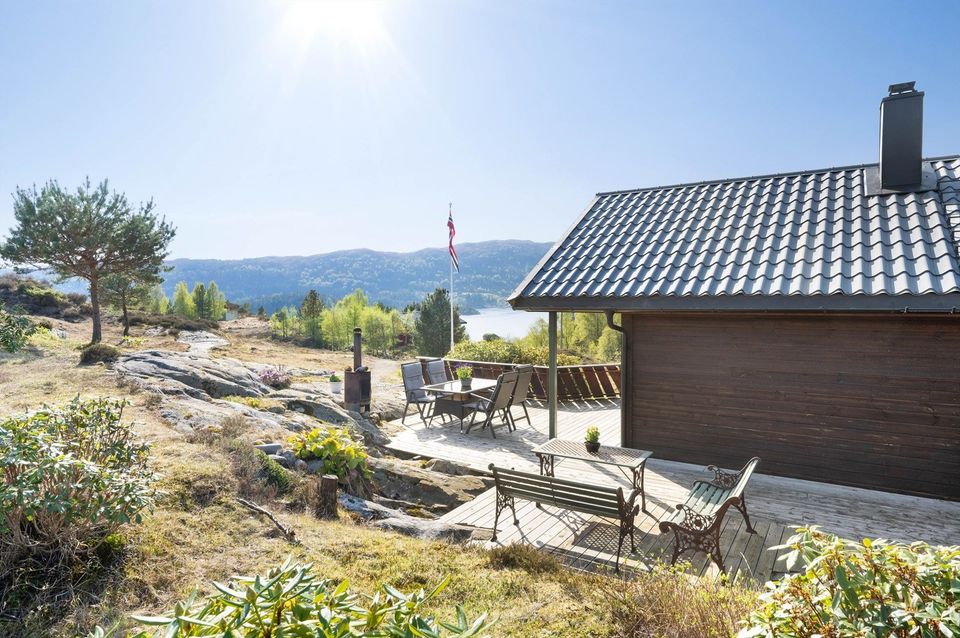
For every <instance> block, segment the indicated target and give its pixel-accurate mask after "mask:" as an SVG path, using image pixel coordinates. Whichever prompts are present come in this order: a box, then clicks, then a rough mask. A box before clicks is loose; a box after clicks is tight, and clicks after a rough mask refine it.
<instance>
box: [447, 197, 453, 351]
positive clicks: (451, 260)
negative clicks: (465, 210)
mask: <svg viewBox="0 0 960 638" xmlns="http://www.w3.org/2000/svg"><path fill="white" fill-rule="evenodd" d="M448 212H449V215H450V217H453V202H450V209H449V211H448ZM453 335H454V327H453V258H452V256H451V259H450V349H451V350H453Z"/></svg>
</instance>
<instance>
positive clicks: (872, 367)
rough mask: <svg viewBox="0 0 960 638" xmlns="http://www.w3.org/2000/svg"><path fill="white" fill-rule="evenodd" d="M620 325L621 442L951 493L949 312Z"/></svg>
mask: <svg viewBox="0 0 960 638" xmlns="http://www.w3.org/2000/svg"><path fill="white" fill-rule="evenodd" d="M624 328H625V330H626V332H627V335H628V339H629V354H628V356H627V357H626V358H627V361H626V362H625V363H626V364H627V366H628V370H627V374H628V379H629V381H627V383H629V387H627V386H624V388H623V394H624V410H625V414H624V426H623V427H624V444H625V445H628V446H631V447H635V448H641V449H649V450H652V451H653V453H654V455H655V456H656V457H659V458H665V459H671V460H677V461H686V462H690V463H698V464H709V463H715V464H719V465H723V466H727V467H739V466H740V465H741V464H742V463H744V462H745V461H746V460H747V459H749V458H750V457H751V456H754V455H756V456H759V457H761V459H762V463H761V466H760V471H762V472H764V473H768V474H779V475H782V476H791V477H797V478H804V479H811V480H817V481H826V482H832V483H842V484H846V485H857V486H862V487H869V488H879V489H885V490H890V491H897V492H909V493H915V494H926V495H937V496H944V497H948V498H954V499H956V498H960V318H956V317H944V316H940V317H927V316H911V315H906V316H903V315H900V316H891V315H885V316H868V317H857V316H800V317H796V316H795V317H784V316H743V315H716V314H715V315H658V316H650V315H642V314H636V315H625V316H624ZM627 393H629V396H627Z"/></svg>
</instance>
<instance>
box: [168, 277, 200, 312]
mask: <svg viewBox="0 0 960 638" xmlns="http://www.w3.org/2000/svg"><path fill="white" fill-rule="evenodd" d="M170 310H171V312H173V314H175V315H179V316H181V317H185V318H187V319H193V318H195V317H196V316H197V306H196V305H195V304H194V301H193V295H191V294H190V290H189V289H188V288H187V282H185V281H181V282H178V283H177V286H176V288H174V289H173V305H172V306H171V308H170Z"/></svg>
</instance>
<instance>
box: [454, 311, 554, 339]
mask: <svg viewBox="0 0 960 638" xmlns="http://www.w3.org/2000/svg"><path fill="white" fill-rule="evenodd" d="M478 311H479V314H476V315H464V316H463V317H462V319H463V320H464V321H466V322H467V334H468V335H469V336H470V338H471V339H473V340H474V341H479V340H480V339H482V338H483V335H485V334H488V333H491V332H492V333H494V334H496V335H499V336H501V337H503V338H505V339H513V338H516V337H522V336H524V335H525V334H527V331H528V330H529V329H530V326H532V325H533V322H534V321H536V320H537V319H543V320H544V321H546V319H547V315H546V313H543V312H523V311H522V310H512V309H510V308H479V309H478Z"/></svg>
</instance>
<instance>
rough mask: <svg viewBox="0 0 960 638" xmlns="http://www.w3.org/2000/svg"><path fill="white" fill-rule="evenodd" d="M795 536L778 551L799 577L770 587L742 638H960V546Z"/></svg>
mask: <svg viewBox="0 0 960 638" xmlns="http://www.w3.org/2000/svg"><path fill="white" fill-rule="evenodd" d="M797 532H798V533H797V535H796V536H793V537H792V538H791V539H790V540H789V541H788V544H787V545H785V546H783V548H791V549H792V552H791V553H790V555H789V556H788V562H789V563H792V565H795V564H796V563H797V562H798V561H802V563H803V565H804V567H805V569H804V571H803V572H801V573H797V574H794V575H791V576H787V577H786V578H784V579H782V580H780V581H779V582H775V583H769V584H768V588H769V589H768V591H767V592H765V593H764V594H763V595H762V596H761V601H762V603H763V604H762V607H761V608H760V609H759V610H757V611H755V612H754V613H753V614H752V615H751V616H750V619H749V622H748V624H747V627H746V628H745V629H743V630H742V631H741V632H740V633H739V634H738V636H739V638H754V637H759V636H764V637H770V638H773V637H776V638H800V637H806V636H869V637H874V636H877V637H879V636H884V637H887V636H897V637H899V636H918V637H930V638H933V637H934V636H937V637H945V636H946V637H949V636H958V635H960V547H936V546H930V545H927V544H926V543H920V542H916V543H911V544H909V545H905V544H901V543H888V542H886V541H884V540H876V541H871V540H870V539H866V538H865V539H864V540H863V541H862V542H859V543H858V542H853V541H848V540H844V539H842V538H838V537H837V536H833V535H831V534H826V533H824V532H821V531H819V530H818V529H817V528H815V527H810V528H800V529H798V530H797ZM777 549H781V548H777ZM792 565H791V566H792Z"/></svg>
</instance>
